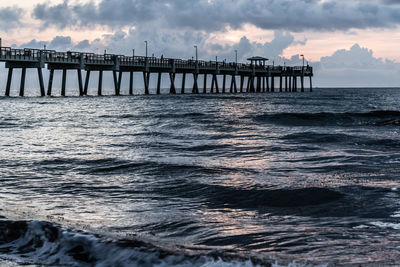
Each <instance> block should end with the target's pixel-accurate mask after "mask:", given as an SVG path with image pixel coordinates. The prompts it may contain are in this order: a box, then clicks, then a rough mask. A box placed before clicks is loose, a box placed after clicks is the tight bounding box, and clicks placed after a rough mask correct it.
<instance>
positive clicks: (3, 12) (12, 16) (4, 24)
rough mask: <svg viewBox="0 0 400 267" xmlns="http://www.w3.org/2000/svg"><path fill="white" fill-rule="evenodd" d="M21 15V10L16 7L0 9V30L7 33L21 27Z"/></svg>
mask: <svg viewBox="0 0 400 267" xmlns="http://www.w3.org/2000/svg"><path fill="white" fill-rule="evenodd" d="M22 14H23V9H22V8H19V7H16V6H13V7H4V8H0V25H1V26H0V27H1V30H3V31H5V32H7V31H9V30H11V29H14V28H16V27H18V26H21V18H22Z"/></svg>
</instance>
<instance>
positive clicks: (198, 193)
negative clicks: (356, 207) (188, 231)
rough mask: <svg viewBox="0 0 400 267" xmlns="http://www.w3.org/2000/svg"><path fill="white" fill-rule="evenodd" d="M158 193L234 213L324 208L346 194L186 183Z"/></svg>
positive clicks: (309, 189)
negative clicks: (223, 208)
mask: <svg viewBox="0 0 400 267" xmlns="http://www.w3.org/2000/svg"><path fill="white" fill-rule="evenodd" d="M154 190H155V192H158V193H161V194H165V195H172V196H176V197H184V198H185V197H187V198H192V197H196V198H199V197H200V198H204V199H206V200H207V201H206V202H207V204H208V205H210V206H213V208H214V207H216V208H218V207H230V208H235V209H256V210H258V209H263V208H266V207H272V208H293V207H303V206H315V205H322V204H326V203H330V202H334V201H337V200H339V199H341V198H343V197H344V194H342V193H340V192H337V191H335V190H333V189H329V188H317V187H309V188H296V189H287V188H282V189H265V188H257V187H250V188H235V187H227V186H221V185H208V184H200V183H196V182H185V180H184V179H181V180H179V181H174V182H170V184H162V186H161V187H160V188H155V189H154Z"/></svg>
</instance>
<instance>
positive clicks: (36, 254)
mask: <svg viewBox="0 0 400 267" xmlns="http://www.w3.org/2000/svg"><path fill="white" fill-rule="evenodd" d="M0 229H1V234H0V237H1V240H2V241H1V242H0V258H1V259H2V260H3V264H4V265H8V266H18V265H19V264H22V265H24V266H27V265H31V264H40V265H50V266H96V267H102V266H104V267H105V266H160V267H162V266H179V267H190V266H197V267H217V266H220V267H225V266H226V267H228V266H229V267H256V266H273V267H279V266H290V267H300V266H310V265H307V264H305V263H296V262H292V263H290V264H288V265H280V264H278V263H277V262H274V261H273V259H271V260H270V262H269V263H268V262H266V261H264V262H261V259H257V258H255V257H254V258H253V259H245V258H244V257H243V258H238V257H234V256H232V255H229V254H230V253H231V252H230V253H229V252H228V253H226V254H224V252H223V251H219V252H218V251H214V252H211V253H208V254H205V255H201V254H198V255H195V254H194V253H193V252H192V253H189V252H188V253H185V251H184V248H180V249H178V248H169V249H162V248H160V247H157V246H154V245H152V244H150V243H145V242H142V241H139V240H126V239H125V240H106V239H104V238H101V237H100V236H95V235H92V234H89V233H84V232H74V231H71V230H67V229H63V228H61V227H60V226H57V225H54V224H51V223H48V222H42V221H30V222H26V221H7V220H1V221H0ZM6 260H7V261H6ZM257 262H258V263H257ZM31 266H33V265H31ZM318 266H320V267H322V266H326V265H318Z"/></svg>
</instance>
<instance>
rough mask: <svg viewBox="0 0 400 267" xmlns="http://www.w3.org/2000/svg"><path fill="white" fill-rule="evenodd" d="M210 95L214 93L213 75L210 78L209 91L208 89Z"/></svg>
mask: <svg viewBox="0 0 400 267" xmlns="http://www.w3.org/2000/svg"><path fill="white" fill-rule="evenodd" d="M210 93H211V94H213V93H214V74H213V75H212V78H211V89H210Z"/></svg>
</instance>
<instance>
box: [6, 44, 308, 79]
mask: <svg viewBox="0 0 400 267" xmlns="http://www.w3.org/2000/svg"><path fill="white" fill-rule="evenodd" d="M0 61H22V62H35V61H43V63H53V64H54V63H59V64H63V63H66V64H80V63H82V66H84V65H85V64H91V65H93V64H99V65H113V64H116V62H118V63H119V65H121V66H132V67H135V66H136V67H145V66H148V67H159V68H165V69H168V68H173V67H175V68H181V69H189V70H194V69H196V67H197V68H198V69H205V70H213V69H218V70H221V71H248V72H250V71H252V70H253V69H254V71H256V72H258V71H263V72H265V71H266V72H271V73H275V72H283V73H286V72H304V73H305V74H309V73H312V71H313V70H312V67H310V66H295V67H282V66H271V65H254V66H253V65H251V64H244V63H234V62H226V61H218V62H217V61H203V60H193V59H189V60H183V59H175V58H163V57H161V58H157V57H147V58H146V57H144V56H124V55H113V54H94V53H81V52H73V51H68V52H57V51H55V50H41V49H30V48H25V49H16V48H11V47H1V48H0Z"/></svg>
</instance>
